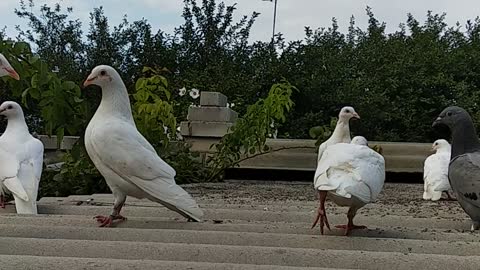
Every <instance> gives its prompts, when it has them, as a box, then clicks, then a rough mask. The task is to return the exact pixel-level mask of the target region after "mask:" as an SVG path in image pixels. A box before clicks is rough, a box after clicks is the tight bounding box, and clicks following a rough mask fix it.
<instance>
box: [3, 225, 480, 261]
mask: <svg viewBox="0 0 480 270" xmlns="http://www.w3.org/2000/svg"><path fill="white" fill-rule="evenodd" d="M0 237H16V238H39V239H70V240H95V241H129V242H161V243H184V244H209V245H232V246H233V245H236V246H258V247H262V246H264V247H284V248H309V249H329V250H364V251H384V252H408V253H425V254H451V255H458V256H467V255H470V256H475V255H479V253H478V250H480V242H473V241H472V242H466V241H419V240H412V239H386V238H360V237H356V238H355V237H353V238H352V237H343V236H320V235H316V236H312V235H298V234H278V233H277V234H275V233H258V232H245V231H243V232H226V231H195V230H171V229H163V230H158V229H157V230H142V229H129V228H110V229H107V230H105V229H104V228H85V227H74V226H69V227H64V226H55V227H37V226H31V225H30V226H29V225H0ZM479 239H480V238H479Z"/></svg>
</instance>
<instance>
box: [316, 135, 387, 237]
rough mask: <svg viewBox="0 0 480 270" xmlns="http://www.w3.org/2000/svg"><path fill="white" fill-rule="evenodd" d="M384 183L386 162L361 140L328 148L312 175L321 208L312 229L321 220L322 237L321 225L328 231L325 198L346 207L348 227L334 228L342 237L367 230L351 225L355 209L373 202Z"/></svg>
mask: <svg viewBox="0 0 480 270" xmlns="http://www.w3.org/2000/svg"><path fill="white" fill-rule="evenodd" d="M384 182H385V160H384V158H383V157H382V155H380V154H378V153H377V152H375V151H374V150H372V149H370V147H368V143H367V140H366V139H365V138H364V137H361V136H357V137H355V138H353V140H352V142H351V143H338V144H335V145H332V146H329V147H328V148H327V149H325V151H324V153H323V156H322V159H321V160H320V163H319V166H318V167H317V170H316V172H315V178H314V187H315V189H316V190H318V193H319V197H320V205H319V208H318V214H317V216H316V218H315V221H314V223H313V226H312V228H313V227H315V225H316V224H317V222H318V221H319V219H320V231H321V233H322V234H323V226H324V225H326V226H327V228H328V229H330V225H329V224H328V219H327V216H326V212H325V199H326V197H327V195H328V197H329V198H330V199H332V200H333V202H335V203H336V204H337V205H340V206H348V207H349V210H348V214H347V217H348V223H347V225H339V226H336V227H337V228H343V229H345V235H347V234H348V233H349V232H350V231H351V230H353V229H360V228H366V227H365V226H356V225H354V224H353V218H354V217H355V215H356V213H357V210H358V209H360V208H361V207H363V206H364V205H365V204H367V203H371V202H373V201H375V199H376V198H377V196H378V194H380V192H381V191H382V188H383V184H384Z"/></svg>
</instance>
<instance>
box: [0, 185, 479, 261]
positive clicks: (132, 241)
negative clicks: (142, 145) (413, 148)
mask: <svg viewBox="0 0 480 270" xmlns="http://www.w3.org/2000/svg"><path fill="white" fill-rule="evenodd" d="M184 187H185V188H186V189H187V191H189V192H190V193H192V194H193V196H194V197H195V198H196V199H197V201H198V202H199V203H200V205H201V206H202V208H204V210H205V214H206V216H205V220H204V221H203V222H200V223H194V222H187V221H186V220H185V219H184V218H183V217H181V216H179V215H178V214H176V213H174V212H172V211H169V210H167V209H165V208H164V207H161V206H159V205H157V204H155V203H152V202H149V201H147V200H138V199H134V198H128V199H127V205H126V206H125V208H124V210H122V214H124V215H125V216H127V217H128V220H127V221H125V222H121V223H118V224H116V226H115V228H98V227H97V224H96V223H95V221H94V220H93V219H92V217H93V215H96V214H108V213H109V212H110V210H111V207H112V206H111V203H112V199H113V198H112V196H111V195H110V194H93V195H88V196H69V197H64V198H42V199H41V200H40V202H39V211H40V213H41V214H40V215H38V216H32V215H15V214H9V213H7V212H10V211H11V210H12V208H13V206H12V205H8V206H7V209H6V210H1V209H0V263H1V264H0V265H1V267H0V268H1V269H2V270H3V269H74V270H76V269H97V268H100V267H106V268H107V269H141V268H142V269H292V270H294V269H304V268H305V267H324V268H334V269H359V268H360V269H418V270H421V269H439V270H444V269H445V270H446V269H478V265H479V264H480V254H479V253H478V250H480V234H478V233H470V232H469V231H468V229H469V227H470V222H469V220H468V218H467V216H466V215H465V213H464V212H463V210H461V208H460V207H459V206H458V203H457V202H455V201H438V202H428V201H423V200H421V199H420V198H421V195H422V185H400V184H386V185H385V188H384V190H383V191H382V193H381V194H380V196H379V198H378V200H377V202H375V203H372V204H369V205H367V206H366V207H365V208H363V209H361V210H360V211H359V212H358V214H357V217H356V218H355V222H356V223H357V224H362V225H367V226H368V229H365V230H357V231H354V232H353V233H352V235H351V236H349V237H345V236H342V233H343V231H342V230H340V229H336V228H334V225H336V224H343V223H345V221H346V215H345V213H346V208H343V207H336V206H334V205H333V204H331V203H330V202H328V204H327V215H328V217H329V221H330V224H331V225H332V230H331V231H329V230H327V231H326V235H324V236H321V235H320V234H319V231H318V228H315V229H310V226H311V222H312V220H313V217H314V215H315V210H316V206H317V201H316V199H315V193H314V191H313V189H312V187H311V185H298V184H297V185H284V184H275V183H273V184H265V185H263V184H245V183H227V184H225V183H216V184H201V185H198V184H194V185H186V186H184ZM29 267H30V268H29ZM292 267H293V268H292ZM317 269H320V268H317Z"/></svg>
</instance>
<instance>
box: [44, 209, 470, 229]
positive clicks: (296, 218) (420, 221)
mask: <svg viewBox="0 0 480 270" xmlns="http://www.w3.org/2000/svg"><path fill="white" fill-rule="evenodd" d="M314 211H315V210H314V209H312V210H311V211H308V212H302V211H297V212H282V211H278V212H276V211H263V210H243V209H204V213H205V216H204V219H205V220H242V221H247V222H248V221H254V220H255V221H260V222H289V223H298V222H301V223H310V222H312V220H313V218H314V216H315V212H314ZM38 212H39V214H57V215H58V214H60V215H84V216H92V217H93V216H95V215H108V214H110V213H111V209H110V208H109V207H103V206H67V205H38ZM122 214H124V215H125V216H126V217H163V218H178V219H180V220H183V217H181V216H180V215H179V214H177V213H176V212H173V211H170V210H167V209H165V208H159V207H125V208H124V209H122ZM328 218H329V220H330V221H331V222H332V223H333V224H342V223H344V222H345V221H346V214H345V213H342V214H336V213H332V214H330V213H328ZM355 220H356V222H357V223H359V224H364V225H366V226H369V225H371V226H377V227H383V226H390V227H394V226H399V227H423V228H430V227H435V228H448V229H465V228H467V227H469V226H470V223H469V219H468V218H466V217H465V218H450V219H448V218H440V217H437V218H416V217H410V218H408V219H406V218H405V217H404V216H398V215H386V214H385V215H380V216H379V215H371V216H370V215H368V214H365V215H362V214H359V215H357V217H356V218H355Z"/></svg>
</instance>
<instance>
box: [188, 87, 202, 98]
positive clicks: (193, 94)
mask: <svg viewBox="0 0 480 270" xmlns="http://www.w3.org/2000/svg"><path fill="white" fill-rule="evenodd" d="M189 94H190V96H191V97H192V98H193V99H197V98H198V97H199V96H200V91H199V90H198V89H195V88H192V90H190V93H189Z"/></svg>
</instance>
